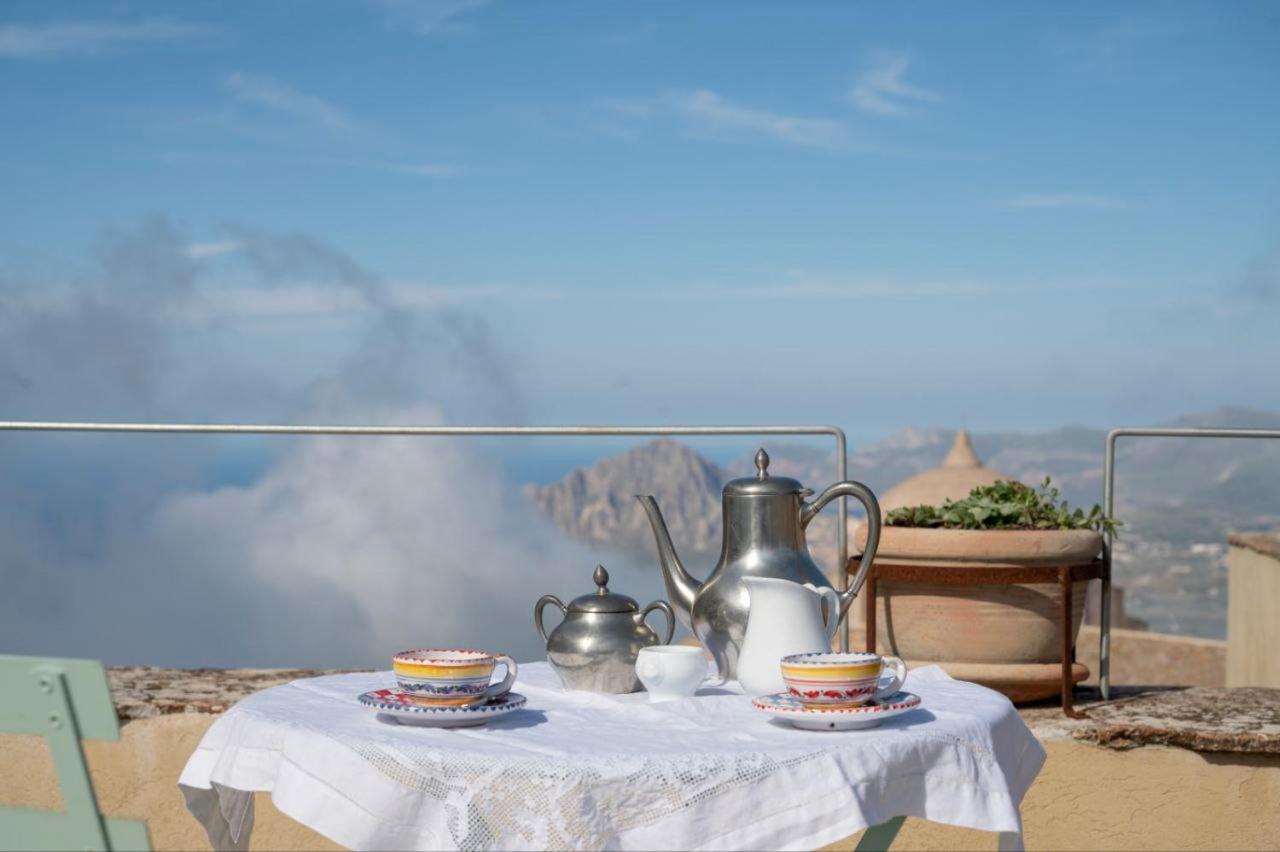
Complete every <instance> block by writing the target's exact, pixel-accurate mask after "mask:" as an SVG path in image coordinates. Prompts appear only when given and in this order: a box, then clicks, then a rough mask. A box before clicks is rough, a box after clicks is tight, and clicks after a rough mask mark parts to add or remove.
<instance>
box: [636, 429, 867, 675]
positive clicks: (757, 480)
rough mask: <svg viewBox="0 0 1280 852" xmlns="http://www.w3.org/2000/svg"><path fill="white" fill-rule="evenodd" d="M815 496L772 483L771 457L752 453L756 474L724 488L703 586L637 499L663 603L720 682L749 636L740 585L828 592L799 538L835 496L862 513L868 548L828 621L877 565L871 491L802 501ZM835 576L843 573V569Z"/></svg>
mask: <svg viewBox="0 0 1280 852" xmlns="http://www.w3.org/2000/svg"><path fill="white" fill-rule="evenodd" d="M812 494H813V491H812V490H811V489H808V488H805V487H804V486H803V485H801V484H800V483H799V482H797V481H796V480H794V479H791V478H790V477H786V476H770V475H769V454H768V453H766V452H765V451H764V450H763V449H761V450H760V451H759V452H757V453H756V475H755V476H753V477H745V478H743V479H735V480H733V481H732V482H729V483H728V484H726V485H725V487H724V496H723V509H722V512H723V515H724V517H723V524H724V538H723V540H722V544H721V548H720V561H719V562H718V563H716V567H715V569H714V570H712V572H711V575H710V576H709V577H707V579H706V580H705V581H703V582H699V581H698V580H695V579H694V578H693V577H691V576H690V575H689V572H688V571H686V570H685V567H684V565H683V564H681V562H680V557H679V556H677V555H676V550H675V547H674V546H673V545H672V544H671V534H670V533H669V532H667V524H666V522H665V521H664V520H663V518H662V511H661V510H660V509H659V508H658V504H657V501H655V500H654V499H653V498H652V497H642V496H640V495H638V494H637V495H636V499H637V500H639V501H640V504H641V505H642V506H644V510H645V512H646V513H647V514H648V516H649V524H650V526H652V527H653V535H654V537H655V538H656V539H657V542H658V558H659V560H660V561H661V563H662V577H663V580H664V581H665V583H666V586H667V596H668V597H669V598H670V599H671V603H672V605H673V606H674V607H675V610H676V614H677V615H678V616H679V618H680V621H681V622H683V623H684V625H685V626H686V627H688V628H689V629H691V630H692V631H693V633H694V635H695V636H697V637H698V639H699V640H701V642H702V644H703V645H705V646H706V648H707V650H708V651H710V652H711V655H712V657H714V658H715V661H716V665H717V666H718V667H719V669H720V674H721V676H723V677H725V678H736V677H737V670H738V654H739V652H740V651H741V650H742V640H743V637H744V636H745V634H746V630H747V614H748V610H749V608H750V606H751V597H750V595H749V594H748V593H747V588H746V585H745V584H744V583H743V579H744V578H746V577H773V578H776V579H780V580H791V581H793V582H796V583H811V584H813V585H814V586H818V587H824V586H825V587H827V588H830V587H831V584H830V583H829V582H827V578H826V576H825V575H823V573H822V570H821V569H820V568H819V567H818V566H817V564H816V563H815V562H814V561H813V557H811V556H810V555H809V547H808V545H807V544H806V543H805V537H804V530H805V527H807V526H808V525H809V522H810V521H812V520H813V518H814V516H815V515H817V514H818V512H819V511H820V510H821V509H822V507H823V506H825V505H826V504H827V503H829V502H831V501H832V500H834V499H835V498H837V497H855V498H857V499H858V500H859V501H860V502H861V503H862V505H863V506H865V507H866V509H867V521H868V527H867V546H866V548H865V549H864V550H863V552H862V560H861V562H860V563H859V566H858V575H857V579H856V580H855V581H854V583H853V584H852V585H850V587H849V588H848V589H847V590H846V591H844V592H842V593H839V594H838V597H839V601H840V612H839V613H830V614H828V616H827V617H828V618H829V619H832V620H836V619H840V618H844V615H845V613H846V612H848V611H849V605H850V604H851V603H853V599H854V598H855V597H857V594H858V590H859V588H860V587H861V585H862V578H865V577H866V572H867V569H868V568H869V567H870V566H871V562H872V560H873V559H875V555H876V546H877V545H878V543H879V540H880V506H879V504H878V503H877V502H876V497H875V495H874V494H872V493H871V489H869V488H867V486H865V485H863V484H862V483H861V482H851V481H846V482H837V483H836V484H835V485H832V486H831V487H830V488H828V489H826V490H825V491H823V492H822V493H821V494H819V495H818V497H817V499H815V500H814V501H813V502H805V498H806V497H808V496H810V495H812ZM840 570H841V571H844V570H846V568H845V566H843V565H842V566H840Z"/></svg>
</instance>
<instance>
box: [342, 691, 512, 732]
mask: <svg viewBox="0 0 1280 852" xmlns="http://www.w3.org/2000/svg"><path fill="white" fill-rule="evenodd" d="M359 700H360V703H361V704H363V705H364V706H366V707H372V708H373V709H374V710H377V711H378V715H379V716H391V717H393V718H395V720H396V721H397V722H399V723H400V724H401V725H419V726H421V727H424V728H465V727H468V726H470V725H483V724H484V723H485V722H488V721H489V720H490V719H498V718H500V717H502V716H506V715H507V714H508V713H512V712H514V711H516V710H519V709H520V708H521V707H523V706H524V704H525V697H524V696H523V695H521V694H520V693H518V692H508V693H507V694H506V695H499V696H498V697H497V698H490V699H489V700H488V701H486V702H484V703H483V704H468V705H465V706H462V707H449V706H440V707H431V706H428V705H424V704H419V703H418V702H417V701H414V700H413V697H412V696H410V695H409V694H408V693H407V692H398V691H396V690H394V689H375V690H374V691H373V692H366V693H364V694H363V695H361V696H360V699H359Z"/></svg>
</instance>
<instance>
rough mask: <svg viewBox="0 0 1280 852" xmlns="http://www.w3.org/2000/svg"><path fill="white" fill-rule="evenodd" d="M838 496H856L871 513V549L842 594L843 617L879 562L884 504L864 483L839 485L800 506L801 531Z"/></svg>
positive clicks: (866, 549) (851, 482)
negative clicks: (874, 564) (881, 512)
mask: <svg viewBox="0 0 1280 852" xmlns="http://www.w3.org/2000/svg"><path fill="white" fill-rule="evenodd" d="M837 497H856V498H857V500H858V502H859V503H861V504H862V505H863V506H864V507H865V508H866V510H867V546H866V548H864V549H863V551H862V559H861V560H860V561H859V562H858V573H857V575H856V576H855V577H854V578H853V582H852V583H850V584H849V587H848V588H847V589H845V591H844V593H843V594H841V595H840V616H841V618H843V617H844V614H845V611H846V610H848V609H849V604H851V603H853V599H854V598H856V597H857V596H858V592H859V591H861V590H862V584H863V583H864V582H866V580H867V572H868V571H870V570H871V563H872V562H873V561H875V558H876V548H877V547H879V546H880V503H879V501H877V500H876V495H874V494H872V493H871V489H870V488H868V487H867V486H865V485H863V484H862V483H861V482H854V481H852V480H848V481H845V482H837V483H836V484H835V485H832V486H831V487H830V488H828V489H827V490H826V491H823V492H822V493H821V494H819V495H818V496H817V497H816V498H814V500H813V502H811V503H805V504H803V505H802V506H801V507H800V528H801V529H804V528H805V527H807V526H809V522H810V521H812V520H813V518H814V516H815V515H817V514H818V512H820V511H822V507H823V506H825V505H827V504H828V503H830V502H831V501H832V500H834V499H835V498H837ZM840 570H841V571H848V570H849V567H848V566H847V565H841V566H840Z"/></svg>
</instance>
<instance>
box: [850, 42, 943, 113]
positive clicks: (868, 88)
mask: <svg viewBox="0 0 1280 852" xmlns="http://www.w3.org/2000/svg"><path fill="white" fill-rule="evenodd" d="M910 67H911V57H909V56H907V55H906V54H905V53H887V52H884V53H877V54H876V55H875V57H874V59H873V62H872V64H871V66H870V67H869V68H867V70H865V71H863V72H862V74H861V75H859V76H858V78H857V79H856V80H855V81H854V83H853V88H851V89H850V90H849V102H850V103H852V104H853V105H854V106H855V107H857V108H858V109H860V110H862V111H863V112H869V113H873V114H875V115H906V114H908V113H910V112H912V111H913V109H914V107H915V106H916V105H918V104H922V103H937V102H938V101H941V100H942V97H941V96H940V95H938V94H937V93H936V92H932V91H930V90H928V89H923V88H921V87H919V86H913V85H911V84H910V83H907V82H906V81H905V80H904V79H903V78H904V77H905V76H906V73H907V69H908V68H910Z"/></svg>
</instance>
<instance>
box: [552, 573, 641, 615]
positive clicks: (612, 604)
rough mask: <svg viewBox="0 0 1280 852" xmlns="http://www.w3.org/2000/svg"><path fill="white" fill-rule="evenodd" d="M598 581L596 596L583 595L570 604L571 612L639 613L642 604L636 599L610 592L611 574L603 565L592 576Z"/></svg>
mask: <svg viewBox="0 0 1280 852" xmlns="http://www.w3.org/2000/svg"><path fill="white" fill-rule="evenodd" d="M591 579H593V580H595V581H596V590H595V593H594V594H587V595H582V596H581V597H577V598H574V599H573V600H572V601H570V602H569V606H568V610H569V612H639V611H640V604H638V603H636V601H635V598H629V597H627V596H626V595H621V594H618V593H617V592H611V591H609V572H608V571H606V570H604V566H603V565H597V566H596V570H595V571H594V572H593V573H592V574H591Z"/></svg>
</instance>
